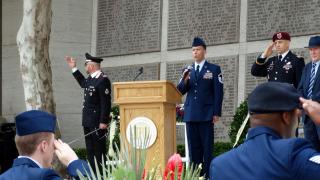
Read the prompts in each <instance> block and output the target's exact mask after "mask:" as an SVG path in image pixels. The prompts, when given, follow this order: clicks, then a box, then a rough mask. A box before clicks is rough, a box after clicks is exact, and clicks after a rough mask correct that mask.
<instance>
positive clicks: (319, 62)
mask: <svg viewBox="0 0 320 180" xmlns="http://www.w3.org/2000/svg"><path fill="white" fill-rule="evenodd" d="M311 62H312V63H313V62H314V63H316V64H317V66H319V64H320V60H315V61H311ZM312 63H311V64H312Z"/></svg>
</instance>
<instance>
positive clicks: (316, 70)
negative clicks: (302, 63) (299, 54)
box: [311, 60, 320, 73]
mask: <svg viewBox="0 0 320 180" xmlns="http://www.w3.org/2000/svg"><path fill="white" fill-rule="evenodd" d="M311 62H313V61H311ZM315 63H316V69H315V73H317V72H318V69H319V64H320V60H317V61H316V62H315ZM311 67H312V64H311ZM311 69H312V68H311Z"/></svg>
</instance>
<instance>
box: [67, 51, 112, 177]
mask: <svg viewBox="0 0 320 180" xmlns="http://www.w3.org/2000/svg"><path fill="white" fill-rule="evenodd" d="M85 56H86V62H85V69H86V71H87V74H89V77H88V78H87V79H86V78H85V77H84V76H83V75H82V73H81V72H80V71H79V70H78V69H77V67H76V61H75V60H74V59H73V58H72V57H66V60H67V62H68V64H69V66H70V68H72V72H73V76H74V78H75V79H76V80H77V81H78V83H79V85H80V87H81V88H83V89H84V102H83V109H82V126H83V129H84V134H86V135H87V134H88V135H87V136H86V137H85V142H86V149H87V155H88V159H89V162H90V165H91V167H92V168H93V169H94V170H95V163H94V158H96V159H97V163H98V165H99V167H100V168H101V166H100V164H101V163H102V156H104V155H105V154H106V132H107V127H108V124H109V123H110V118H109V116H110V109H111V83H110V80H109V79H108V77H107V76H106V75H104V74H103V72H102V71H101V69H100V63H101V61H103V59H101V58H98V57H93V56H91V55H90V54H89V53H86V54H85ZM100 172H101V171H100Z"/></svg>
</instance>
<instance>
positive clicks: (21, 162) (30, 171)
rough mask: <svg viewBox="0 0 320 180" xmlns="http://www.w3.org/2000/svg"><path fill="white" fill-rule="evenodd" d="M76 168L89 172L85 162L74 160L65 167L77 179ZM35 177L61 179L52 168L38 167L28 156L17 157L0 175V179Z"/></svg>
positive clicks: (31, 178) (24, 179)
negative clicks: (10, 166)
mask: <svg viewBox="0 0 320 180" xmlns="http://www.w3.org/2000/svg"><path fill="white" fill-rule="evenodd" d="M77 170H79V171H80V173H81V174H82V175H84V176H85V175H86V171H87V172H89V167H88V164H87V162H85V161H83V160H75V161H73V162H71V163H70V164H69V166H68V167H67V171H68V174H69V175H70V176H71V177H73V178H76V179H78V175H77ZM35 179H39V180H40V179H41V180H42V179H43V180H45V179H48V180H51V179H56V180H58V179H61V177H60V176H59V175H58V174H57V173H56V172H55V171H54V170H52V169H47V168H40V167H39V166H38V165H37V164H36V163H35V162H33V161H32V160H30V159H28V158H17V159H15V160H14V162H13V166H12V168H10V169H8V170H7V171H6V172H4V173H3V174H2V175H1V176H0V180H35Z"/></svg>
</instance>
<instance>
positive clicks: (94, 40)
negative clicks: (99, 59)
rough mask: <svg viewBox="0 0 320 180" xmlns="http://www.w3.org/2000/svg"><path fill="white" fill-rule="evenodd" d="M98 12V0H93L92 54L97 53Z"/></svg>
mask: <svg viewBox="0 0 320 180" xmlns="http://www.w3.org/2000/svg"><path fill="white" fill-rule="evenodd" d="M97 14H98V0H92V18H91V19H92V23H91V54H94V55H96V54H97V21H98V18H97Z"/></svg>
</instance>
